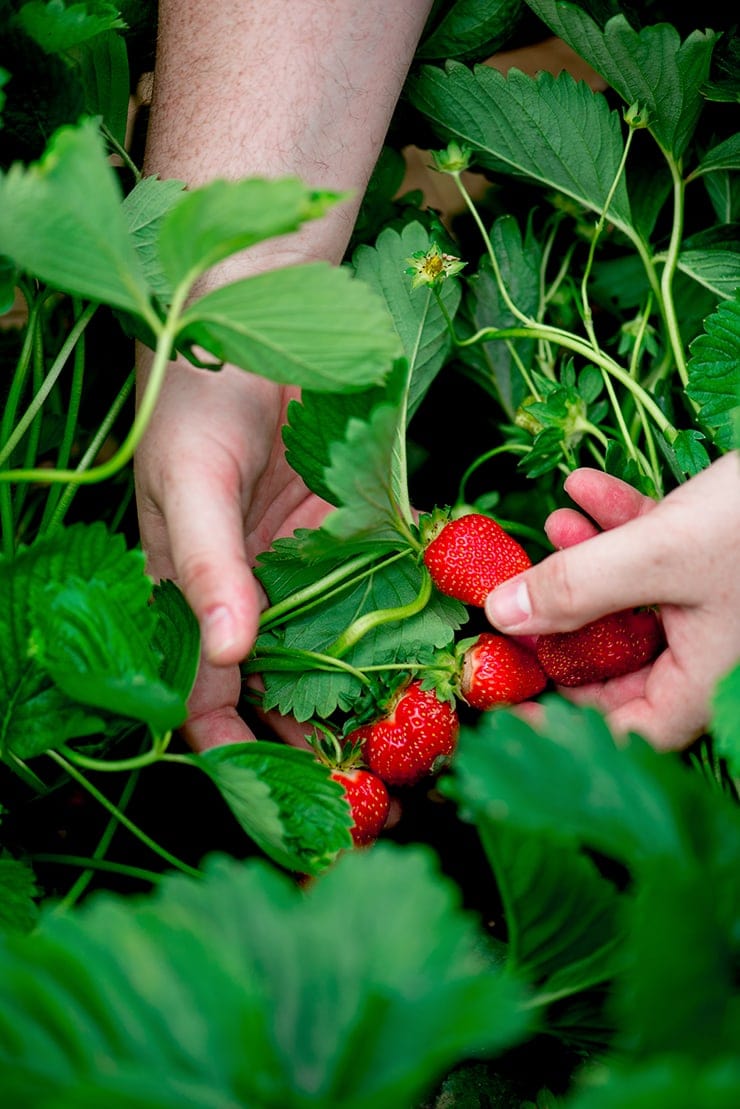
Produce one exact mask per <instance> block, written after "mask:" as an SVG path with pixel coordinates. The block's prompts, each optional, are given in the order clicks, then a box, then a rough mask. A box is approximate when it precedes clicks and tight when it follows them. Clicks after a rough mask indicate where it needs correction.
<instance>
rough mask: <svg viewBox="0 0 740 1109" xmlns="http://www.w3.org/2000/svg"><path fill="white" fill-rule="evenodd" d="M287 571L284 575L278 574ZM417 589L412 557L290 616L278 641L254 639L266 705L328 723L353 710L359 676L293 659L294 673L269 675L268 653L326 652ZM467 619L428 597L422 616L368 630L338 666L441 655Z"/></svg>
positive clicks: (449, 603) (460, 610) (453, 606)
mask: <svg viewBox="0 0 740 1109" xmlns="http://www.w3.org/2000/svg"><path fill="white" fill-rule="evenodd" d="M282 572H283V573H285V569H284V568H283V570H282ZM420 586H421V570H420V568H419V566H418V565H417V563H416V560H415V559H414V558H413V557H412V556H410V557H408V558H404V559H400V560H399V561H397V562H393V563H392V564H390V565H387V566H385V567H383V568H381V569H377V570H375V571H374V573H373V574H372V576H371V577H370V578H369V579H367V580H364V579H363V580H361V581H358V582H357V583H356V584H354V585H353V586H352V587H351V588H350V589H346V590H344V591H343V592H342V593H340V594H338V595H336V596H333V597H330V598H329V599H328V600H327V601H326V602H324V603H323V604H322V605H319V606H317V607H316V608H312V609H311V610H310V611H308V612H306V613H304V614H303V615H298V616H294V617H293V618H292V619H291V620H290V621H289V623H288V624H287V625H286V627H285V630H284V632H282V634H281V635H280V637H277V638H276V637H275V636H274V635H268V636H264V637H260V638H259V639H258V640H257V653H258V658H259V656H260V653H261V652H262V651H264V652H267V653H268V658H267V659H266V660H264V661H263V660H262V659H259V661H260V662H261V663H262V665H263V666H264V670H262V671H260V672H261V673H262V676H263V679H264V682H265V690H266V702H265V703H266V705H267V707H269V708H277V709H278V711H279V712H281V713H283V714H284V715H285V714H288V713H290V714H291V715H293V716H294V717H295V718H296V719H297V720H309V719H311V717H313V716H319V717H322V718H327V717H329V716H330V715H331V714H332V713H333V712H334V711H335V709H337V708H342V709H348V708H351V706H352V704H353V702H354V701H356V700H357V698H358V696H359V695H360V693H361V692H362V685H361V683H360V681H359V679H358V678H356V677H354V676H353V675H352V674H351V673H348V672H346V671H345V670H342V669H341V668H340V667H337V668H335V669H332V670H329V671H320V670H316V669H311V667H310V661H309V660H304V661H303V662H300V660H298V667H299V668H298V669H297V671H294V672H292V673H291V672H288V673H285V672H280V671H276V672H273V671H271V670H270V668H269V666H270V660H269V650H270V647H272V646H275V645H278V646H280V647H281V648H283V649H289V650H294V651H315V652H318V653H325V652H326V650H327V648H329V647H330V646H331V645H332V644H333V643H334V641H335V640H336V639H337V637H338V636H339V635H341V633H342V632H343V631H344V630H345V628H347V627H348V626H349V625H350V624H351V623H352V621H353V620H355V619H357V618H359V617H361V616H363V615H364V614H365V613H369V612H374V611H376V610H378V609H388V608H396V607H399V606H402V605H408V604H410V603H411V602H412V601H413V600H414V599H415V597H416V596H417V595H418V593H419V590H420ZM466 619H467V611H466V609H465V606H464V605H462V604H460V603H459V602H458V601H454V600H452V599H451V598H449V597H443V596H442V595H441V594H438V593H436V592H435V593H434V594H433V595H432V598H431V600H430V601H429V602H428V604H427V605H426V606H425V607H424V609H423V610H422V611H421V612H418V613H416V614H415V615H412V616H408V617H406V619H404V620H400V621H399V620H394V621H389V622H388V623H384V624H381V625H379V626H378V627H375V628H373V629H372V630H371V631H369V632H368V633H367V634H366V635H365V636H363V637H362V638H361V639H360V640H359V642H358V643H357V644H355V646H354V647H352V649H351V650H349V651H348V652H347V654H346V655H344V656H343V661H344V662H346V663H348V664H350V665H352V666H354V667H359V668H360V669H362V667H364V666H370V665H388V664H391V663H395V662H402V663H406V662H408V663H409V664H413V662H415V661H416V660H417V659H418V658H419V657H420V655H422V654H423V653H424V652H425V651H429V650H442V649H443V648H445V647H448V646H449V644H450V643H451V641H452V639H453V636H454V633H455V631H457V630H458V629H459V628H460V626H461V625H462V624H463V623H464V622H465V620H466Z"/></svg>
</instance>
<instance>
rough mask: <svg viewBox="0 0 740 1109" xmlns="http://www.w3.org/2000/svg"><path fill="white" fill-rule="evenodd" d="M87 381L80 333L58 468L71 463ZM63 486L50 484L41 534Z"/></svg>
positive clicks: (52, 514) (57, 463)
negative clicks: (85, 382)
mask: <svg viewBox="0 0 740 1109" xmlns="http://www.w3.org/2000/svg"><path fill="white" fill-rule="evenodd" d="M84 381H85V336H84V334H82V335H80V339H79V342H78V343H77V346H76V347H75V351H74V364H73V367H72V380H71V382H70V388H69V400H68V402H67V412H66V416H65V420H64V433H63V435H62V441H61V443H60V445H59V450H58V451H57V459H56V469H62V468H63V467H65V466H68V465H69V460H70V457H71V455H72V447H73V446H74V441H75V436H76V434H77V426H78V420H79V416H80V407H81V404H82V390H83V385H84ZM61 493H62V490H61V487H60V486H59V485H50V486H49V492H48V494H47V498H46V504H45V505H44V513H43V516H42V517H41V523H40V525H39V535H43V534H44V533H45V532H46V529H47V528H48V526H49V524H50V522H51V520H52V519H53V517H54V510H55V508H56V506H57V504H58V503H59V498H60V497H61Z"/></svg>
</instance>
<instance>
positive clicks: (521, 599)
mask: <svg viewBox="0 0 740 1109" xmlns="http://www.w3.org/2000/svg"><path fill="white" fill-rule="evenodd" d="M531 615H532V602H531V600H530V596H529V590H528V589H527V584H526V582H523V581H512V582H504V584H503V585H499V587H498V589H494V591H493V593H489V594H488V597H487V598H486V616H487V617H488V619H489V620H490V621H491V623H492V624H495V625H496V627H497V628H500V629H501V630H502V631H512V630H513V629H514V628H518V627H520V626H521V625H522V624H525V623H526V621H527V620H528V619H529V617H530V616H531Z"/></svg>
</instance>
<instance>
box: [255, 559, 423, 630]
mask: <svg viewBox="0 0 740 1109" xmlns="http://www.w3.org/2000/svg"><path fill="white" fill-rule="evenodd" d="M407 553H408V552H407V551H399V552H396V553H394V554H393V555H392V556H391V558H389V559H386V560H385V561H383V562H380V563H378V562H377V558H378V553H377V551H370V552H367V553H365V554H361V555H357V556H356V557H355V558H352V559H349V560H348V561H347V562H343V563H342V564H341V566H337V568H336V569H335V570H332V571H331V573H329V574H326V575H325V576H324V577H323V578H321V579H320V580H319V581H315V582H311V584H310V585H307V586H305V588H303V589H297V590H296V591H295V593H291V595H290V596H289V597H285V598H284V599H283V600H282V601H278V602H277V603H276V604H274V605H270V607H269V608H266V609H265V610H264V611H263V612H262V614H261V616H260V619H259V627H260V630H261V631H267V630H268V629H269V628H271V627H274V626H275V625H276V624H280V623H282V622H283V620H284V619H286V618H287V617H289V616H290V617H293V616H295V615H296V614H297V613H299V612H300V613H301V614H302V613H303V612H306V611H308V610H309V609H310V608H312V607H313V606H314V605H317V604H320V603H321V602H322V601H323V600H325V599H326V598H327V597H330V596H332V595H333V594H335V593H338V592H339V591H340V590H342V589H348V588H350V587H351V586H353V585H354V584H355V583H356V582H357V581H361V580H362V578H364V577H365V576H366V575H367V574H369V573H374V572H375V570H380V569H383V568H384V567H385V566H389V565H391V563H393V562H396V561H397V560H398V559H399V558H404V557H405V556H406V554H407ZM367 567H369V569H367Z"/></svg>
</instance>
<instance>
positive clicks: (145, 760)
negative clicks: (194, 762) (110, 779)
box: [59, 732, 172, 774]
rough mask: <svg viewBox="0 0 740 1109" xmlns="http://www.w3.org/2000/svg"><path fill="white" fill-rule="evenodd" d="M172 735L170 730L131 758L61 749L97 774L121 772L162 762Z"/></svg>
mask: <svg viewBox="0 0 740 1109" xmlns="http://www.w3.org/2000/svg"><path fill="white" fill-rule="evenodd" d="M171 735H172V733H171V732H168V733H167V735H166V736H164V737H163V738H162V740H161V741H158V742H156V743H155V744H154V745H153V746H152V747H150V748H149V750H148V751H145V752H144V753H143V754H142V755H133V756H132V757H131V758H129V759H91V758H89V757H88V756H87V755H82V754H80V752H79V751H72V750H70V748H69V747H65V746H62V747H60V748H59V750H60V751H62V752H63V754H64V755H66V757H67V758H68V759H69V760H70V761H71V762H73V763H74V764H75V766H80V767H82V769H83V770H94V771H95V773H96V774H97V773H99V772H101V771H102V772H103V773H105V772H107V771H113V772H114V773H121V772H122V771H124V772H125V771H132V770H141V769H142V768H143V767H145V766H151V765H152V764H153V763H155V762H160V760H161V758H162V755H163V754H164V753H165V751H166V750H167V747H168V744H169V740H170V737H171Z"/></svg>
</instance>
